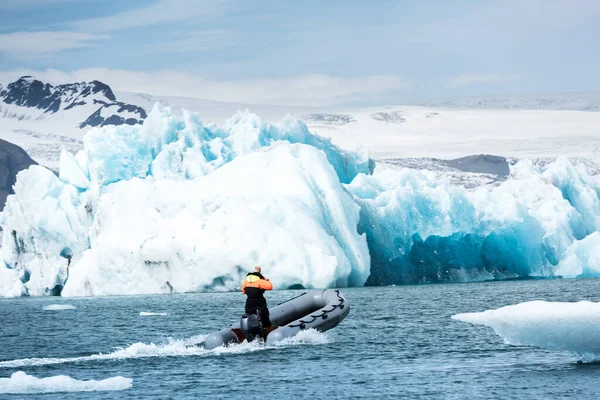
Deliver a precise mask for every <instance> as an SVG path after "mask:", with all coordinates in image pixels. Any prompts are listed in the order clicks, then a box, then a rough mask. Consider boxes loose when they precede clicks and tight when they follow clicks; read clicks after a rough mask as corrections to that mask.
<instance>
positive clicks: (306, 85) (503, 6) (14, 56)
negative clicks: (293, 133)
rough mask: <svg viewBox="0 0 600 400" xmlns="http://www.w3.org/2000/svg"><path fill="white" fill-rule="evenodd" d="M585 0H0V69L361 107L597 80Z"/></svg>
mask: <svg viewBox="0 0 600 400" xmlns="http://www.w3.org/2000/svg"><path fill="white" fill-rule="evenodd" d="M599 20H600V1H597V0H568V1H567V0H482V1H473V0H446V1H444V0H428V1H419V0H414V1H411V0H395V1H386V0H372V1H357V0H346V1H337V0H329V1H314V0H303V1H297V2H292V1H284V0H277V1H276V0H273V1H269V0H252V1H250V0H235V1H234V0H147V1H141V0H128V1H123V0H19V1H12V0H0V82H4V83H6V82H8V81H10V80H13V79H15V78H17V77H19V76H21V75H34V76H36V77H38V78H40V79H44V80H48V81H50V82H53V83H66V82H74V81H84V80H85V81H89V80H93V79H97V80H101V81H103V82H106V83H108V84H109V85H111V87H113V89H114V90H122V91H132V92H145V93H151V94H154V95H164V96H167V95H170V96H186V97H197V98H204V99H209V100H216V101H224V102H235V103H247V104H288V105H307V106H342V105H352V106H366V105H386V104H407V103H418V102H422V101H427V100H434V99H443V98H453V97H465V96H492V95H510V94H526V93H560V92H584V91H598V90H600V73H599V71H600V44H599V42H598V38H600V24H598V23H597V21H599Z"/></svg>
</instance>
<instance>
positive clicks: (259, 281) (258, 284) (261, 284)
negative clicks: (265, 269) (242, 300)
mask: <svg viewBox="0 0 600 400" xmlns="http://www.w3.org/2000/svg"><path fill="white" fill-rule="evenodd" d="M272 289H273V284H272V283H271V281H270V280H268V279H267V278H265V277H264V276H262V275H261V274H259V273H256V272H250V273H249V274H248V275H246V279H244V282H242V293H244V294H247V295H248V296H262V294H263V293H264V291H265V290H272Z"/></svg>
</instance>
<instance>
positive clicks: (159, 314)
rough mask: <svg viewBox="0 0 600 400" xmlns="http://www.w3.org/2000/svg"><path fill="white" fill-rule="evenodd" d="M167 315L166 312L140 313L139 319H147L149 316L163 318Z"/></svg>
mask: <svg viewBox="0 0 600 400" xmlns="http://www.w3.org/2000/svg"><path fill="white" fill-rule="evenodd" d="M165 315H169V314H167V313H166V312H150V311H142V312H140V316H141V317H149V316H163V317H164V316H165Z"/></svg>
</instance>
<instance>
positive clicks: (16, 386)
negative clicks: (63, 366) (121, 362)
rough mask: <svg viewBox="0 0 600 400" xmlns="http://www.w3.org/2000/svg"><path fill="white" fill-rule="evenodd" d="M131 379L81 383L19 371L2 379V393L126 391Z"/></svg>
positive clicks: (60, 377) (0, 381)
mask: <svg viewBox="0 0 600 400" xmlns="http://www.w3.org/2000/svg"><path fill="white" fill-rule="evenodd" d="M132 381H133V379H131V378H123V377H122V376H116V377H113V378H108V379H103V380H101V381H96V380H93V379H92V380H89V381H80V380H77V379H74V378H71V377H69V376H66V375H58V376H51V377H48V378H36V377H35V376H31V375H27V374H26V373H25V372H23V371H17V372H15V373H14V374H12V375H11V376H10V378H0V393H2V394H31V393H60V392H92V391H105V390H125V389H129V388H130V387H131V382H132Z"/></svg>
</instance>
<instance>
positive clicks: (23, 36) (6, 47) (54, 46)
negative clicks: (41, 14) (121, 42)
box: [0, 31, 108, 57]
mask: <svg viewBox="0 0 600 400" xmlns="http://www.w3.org/2000/svg"><path fill="white" fill-rule="evenodd" d="M105 39H108V35H105V34H92V33H83V32H67V31H60V32H53V31H37V32H13V33H5V34H1V35H0V52H6V53H9V54H10V55H11V56H13V57H19V56H43V55H45V54H48V53H56V52H60V51H65V50H72V49H79V48H83V47H89V46H94V45H95V44H96V42H98V41H100V40H105Z"/></svg>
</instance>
